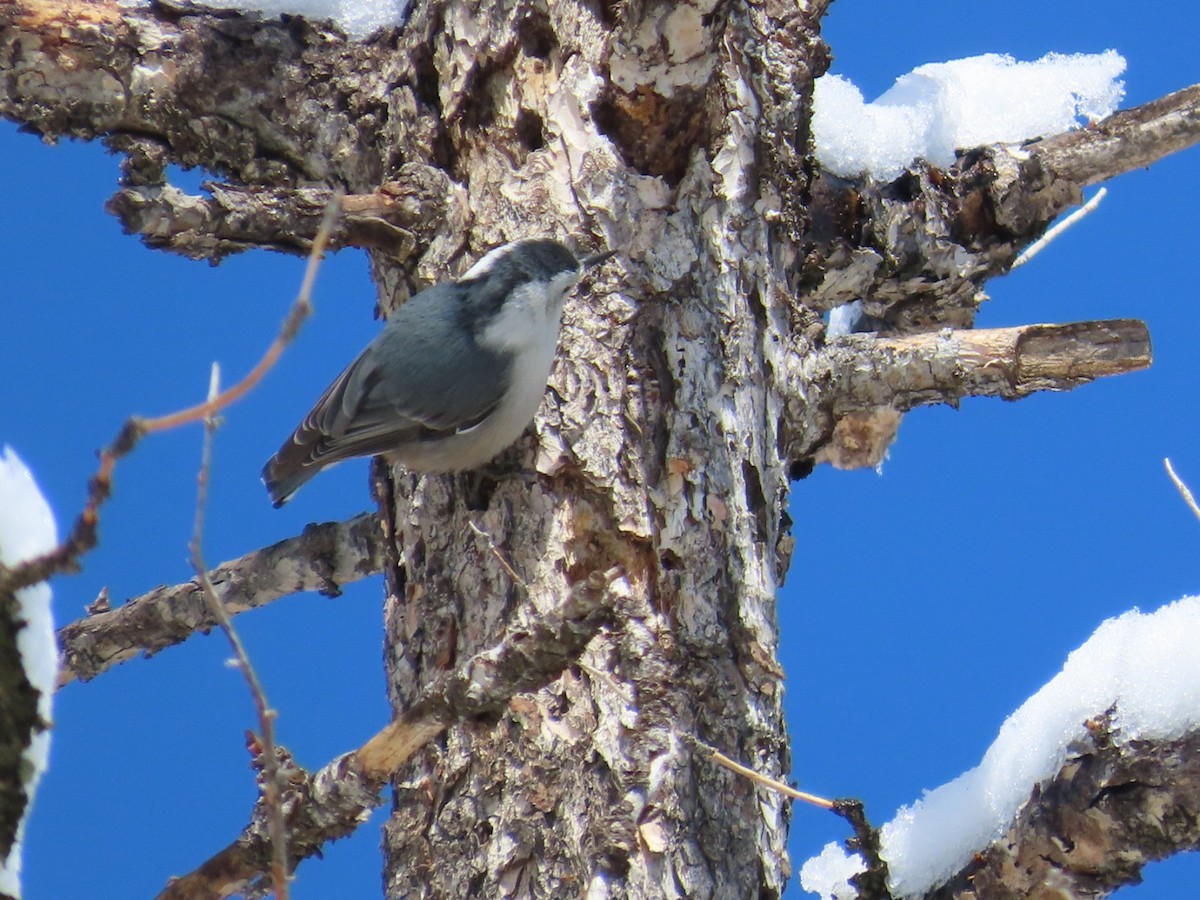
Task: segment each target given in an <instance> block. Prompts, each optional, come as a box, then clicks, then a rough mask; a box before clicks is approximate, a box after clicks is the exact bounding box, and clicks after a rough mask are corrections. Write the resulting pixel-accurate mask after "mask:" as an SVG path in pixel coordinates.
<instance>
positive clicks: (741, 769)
mask: <svg viewBox="0 0 1200 900" xmlns="http://www.w3.org/2000/svg"><path fill="white" fill-rule="evenodd" d="M676 733H677V734H678V735H679V736H680V737H681V738H683V739H684V741H686V742H687V743H688V744H691V745H692V746H693V747H694V748H695V749H697V750H700V751H702V752H704V753H706V754H708V758H709V759H711V760H712V761H713V762H715V763H716V764H717V765H719V766H724V767H725V768H726V769H728V770H729V771H731V772H736V773H737V774H738V775H741V776H742V777H743V778H749V779H750V780H751V781H753V782H754V783H755V784H760V785H762V786H763V787H765V788H767V789H769V790H772V791H775V792H776V793H777V794H782V795H783V796H785V797H791V798H792V799H793V800H800V801H802V802H804V803H811V804H812V805H813V806H819V807H820V808H821V809H833V808H834V806H835V803H834V801H833V800H826V799H825V798H824V797H818V796H817V795H816V794H809V793H806V792H805V791H798V790H796V789H795V788H794V787H792V786H791V785H787V784H784V783H783V782H782V781H776V780H775V779H774V778H770V777H768V776H766V775H761V774H759V773H758V772H755V771H754V770H753V769H751V768H748V767H746V766H743V765H742V764H741V763H740V762H737V761H736V760H733V759H730V758H729V757H728V756H726V755H725V754H724V753H722V752H721V751H720V750H718V749H717V748H716V747H713V746H712V745H711V744H706V743H704V741H702V740H700V739H699V738H698V737H695V736H694V735H690V734H684V733H683V732H676Z"/></svg>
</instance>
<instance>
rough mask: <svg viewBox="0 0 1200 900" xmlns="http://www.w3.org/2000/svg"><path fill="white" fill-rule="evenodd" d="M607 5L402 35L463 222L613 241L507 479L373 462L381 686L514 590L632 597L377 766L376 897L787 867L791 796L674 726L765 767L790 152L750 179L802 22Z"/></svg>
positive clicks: (398, 684)
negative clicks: (554, 671) (758, 784)
mask: <svg viewBox="0 0 1200 900" xmlns="http://www.w3.org/2000/svg"><path fill="white" fill-rule="evenodd" d="M629 12H634V15H632V16H629V15H628V13H627V14H626V16H624V17H623V18H622V20H621V21H619V22H614V21H611V20H608V21H606V19H605V15H611V14H612V13H611V11H606V10H603V9H600V8H596V9H588V8H585V7H571V6H565V5H555V6H553V7H552V8H551V9H550V11H549V12H548V13H547V12H545V11H541V10H538V9H536V8H534V9H529V8H525V7H515V8H514V7H510V6H508V5H505V4H495V5H490V4H485V5H484V6H482V7H481V8H478V9H472V10H470V11H468V10H467V9H466V8H463V7H461V6H458V7H452V8H449V9H448V10H447V11H445V12H442V11H437V10H434V9H432V8H427V9H425V10H419V11H418V12H417V15H416V18H415V20H414V22H413V23H410V32H409V34H408V35H407V36H406V43H407V41H408V40H411V41H412V43H410V44H408V46H411V47H419V46H421V45H423V44H425V43H426V41H429V42H431V43H432V44H433V46H434V47H435V48H436V49H435V51H434V53H433V59H432V61H431V66H432V71H430V72H429V73H427V76H426V77H428V78H430V79H435V80H436V84H437V86H438V97H439V100H440V103H441V106H442V115H443V122H444V124H445V125H446V131H445V135H444V140H445V142H446V143H445V152H446V153H447V155H448V157H449V158H450V159H452V160H454V168H453V171H452V177H453V178H455V179H456V180H459V181H461V182H462V183H463V184H464V185H465V186H466V190H467V194H468V195H469V196H470V198H471V209H472V214H473V223H472V225H473V227H472V231H471V241H470V243H471V246H472V247H475V248H483V247H486V246H489V245H491V244H494V243H497V242H499V241H504V240H510V239H512V238H516V237H519V236H522V235H526V234H547V233H548V234H553V235H556V236H559V235H568V236H580V238H579V239H580V240H581V242H582V243H583V244H584V245H585V246H586V248H587V249H589V250H591V249H602V248H605V247H611V248H615V249H616V250H617V251H618V258H619V259H620V260H621V264H620V265H619V266H608V267H605V268H604V269H603V270H602V271H601V272H600V274H598V275H596V276H594V277H592V278H591V279H590V280H589V281H588V282H587V283H586V284H585V285H584V286H583V287H582V288H581V289H580V290H579V291H578V292H577V299H576V300H575V301H574V302H572V303H569V304H568V307H567V311H566V317H565V325H564V333H563V338H562V341H561V352H560V358H559V362H558V365H557V366H556V368H555V371H554V375H553V377H552V379H551V391H550V394H549V399H548V401H547V403H546V404H545V405H544V406H543V413H542V415H541V416H540V417H539V419H538V421H537V426H536V437H535V439H534V440H526V441H523V442H521V443H520V444H519V445H518V448H517V449H516V450H515V451H513V452H511V453H509V454H507V455H506V456H505V457H504V458H503V459H504V460H505V461H506V462H508V463H510V464H511V465H512V468H513V472H512V473H511V474H509V475H505V476H502V477H499V478H497V479H495V480H491V479H488V480H486V481H485V482H484V483H483V484H482V485H481V484H479V483H478V481H479V479H477V478H475V477H473V476H464V477H461V478H416V477H412V476H408V475H404V474H402V473H396V476H397V480H396V483H395V493H394V494H392V493H388V492H387V491H386V490H385V491H384V492H383V496H384V498H385V500H384V502H385V506H386V507H387V508H388V509H389V511H390V512H391V513H392V515H393V519H392V522H393V526H394V533H395V535H396V542H395V543H396V548H397V565H395V566H394V567H392V568H391V570H390V573H389V581H388V584H389V592H390V597H389V600H388V606H387V612H388V645H389V647H390V648H391V652H390V654H389V657H388V664H389V676H390V683H391V686H392V690H393V696H392V699H393V702H394V704H395V705H396V708H397V709H404V708H405V707H406V706H407V705H408V704H410V703H411V702H412V701H413V699H414V698H415V697H416V695H417V694H418V692H419V691H420V689H421V687H422V686H423V685H424V684H426V683H427V682H428V680H429V679H430V678H431V677H433V676H435V675H437V674H439V673H440V672H441V671H442V670H443V669H445V668H447V667H449V666H451V665H453V663H454V662H455V660H456V659H457V658H459V657H461V656H462V655H463V654H464V653H470V652H474V651H475V650H478V649H479V648H481V647H484V646H486V645H488V644H489V643H490V642H492V641H494V640H495V639H496V636H497V634H499V633H501V632H502V631H503V629H504V627H505V622H506V619H507V617H508V616H509V614H510V612H511V611H512V609H513V608H514V606H515V605H516V604H518V603H521V602H526V601H527V602H530V603H531V604H532V605H533V606H534V607H535V608H539V609H543V608H546V609H548V608H550V607H552V606H553V605H554V603H555V602H556V601H557V599H558V598H560V597H562V596H564V595H565V594H566V592H568V591H569V590H570V588H571V586H572V584H573V583H574V582H576V581H577V580H578V579H580V578H582V577H584V576H586V575H587V574H588V573H591V572H594V571H603V570H605V569H607V568H609V567H611V566H618V567H620V568H621V569H622V570H623V571H624V572H625V573H626V576H627V590H625V591H624V592H623V593H622V596H620V597H619V599H617V598H614V600H615V601H616V602H615V607H616V610H617V611H616V616H615V621H614V622H613V625H612V627H611V628H609V629H607V630H605V631H604V632H603V633H602V634H601V635H600V636H599V637H597V639H595V640H594V641H593V642H592V643H591V644H590V645H589V647H588V649H587V650H586V651H585V653H584V654H583V656H582V657H581V658H580V660H579V663H578V665H577V666H573V667H571V668H570V669H569V670H568V671H566V672H565V673H564V674H563V676H562V677H561V678H560V679H558V680H557V681H556V682H555V683H553V684H552V685H550V686H549V687H548V688H546V689H545V690H542V691H539V692H538V693H536V694H534V695H530V696H525V697H521V698H518V699H516V700H514V701H513V703H512V705H511V708H510V709H509V710H508V711H507V712H506V713H505V714H504V715H503V716H500V717H499V718H498V719H497V720H489V721H480V722H470V723H464V724H462V725H460V726H457V727H454V728H452V729H451V730H450V732H449V733H448V734H447V735H446V738H445V740H444V741H441V742H438V743H436V744H435V745H433V746H431V747H429V748H428V749H427V751H426V752H425V753H423V754H422V755H421V757H420V758H419V759H418V760H417V762H416V763H415V764H414V765H413V766H412V767H411V768H410V769H408V770H406V771H403V772H402V773H400V775H399V776H398V778H397V780H396V788H397V794H396V807H395V808H396V812H395V814H394V815H393V817H392V819H391V821H390V822H389V824H388V826H387V830H386V839H385V846H386V849H387V860H388V862H387V876H386V878H387V881H386V883H387V890H388V895H389V896H391V897H416V896H445V897H451V896H500V895H507V894H516V895H519V896H540V897H563V896H574V895H584V894H586V895H587V896H590V897H592V896H594V897H605V896H639V897H641V896H646V897H653V896H688V897H747V896H777V895H778V894H779V893H780V892H781V891H782V889H783V884H784V881H785V879H786V877H787V874H788V873H787V869H786V865H787V864H786V855H785V852H784V845H785V839H786V821H785V807H784V804H783V801H782V799H781V798H780V797H778V796H774V795H771V794H769V793H762V792H760V791H759V790H757V789H755V788H754V787H753V785H751V784H750V783H748V782H746V781H744V780H742V779H740V778H739V777H737V776H735V775H733V774H731V773H730V772H728V771H726V770H723V769H720V768H718V767H716V766H714V765H713V764H712V763H710V762H707V761H704V760H702V759H699V758H696V757H694V756H693V754H692V753H691V751H690V747H689V745H688V744H687V743H686V742H685V741H684V740H683V739H682V738H681V736H689V735H692V736H696V737H699V738H700V739H701V740H703V741H706V742H708V743H711V744H713V745H715V746H717V747H720V748H722V749H723V750H725V751H726V752H727V753H729V754H731V755H733V756H736V757H738V758H740V759H742V760H745V761H748V762H749V763H750V764H751V765H753V766H754V767H755V768H757V769H759V770H760V771H762V772H765V773H767V774H771V775H775V776H782V775H783V774H784V773H786V771H787V768H788V763H787V740H786V736H785V733H784V726H783V717H782V712H781V705H780V704H781V678H782V672H781V670H780V668H779V665H778V663H777V662H776V645H777V641H778V632H777V626H776V617H775V592H776V588H777V587H778V585H779V583H780V581H781V580H782V578H783V570H784V566H785V563H786V559H787V551H786V544H787V525H786V517H785V513H784V502H785V498H786V493H787V464H786V461H785V460H784V459H783V458H782V457H781V456H780V437H779V423H780V419H781V398H780V395H779V393H778V387H779V384H778V380H777V377H776V376H775V375H774V374H773V372H772V358H773V357H774V356H775V355H776V354H777V353H778V352H780V349H781V348H784V347H789V346H791V347H794V346H795V344H796V342H797V341H798V340H799V341H801V342H803V341H804V340H805V339H804V338H803V337H797V336H796V334H795V332H794V329H795V322H794V310H793V308H792V306H791V305H790V304H789V303H788V300H787V285H788V283H789V276H788V272H787V270H788V269H789V268H790V266H791V263H792V262H793V261H794V260H795V253H796V251H795V249H794V246H792V245H791V244H790V243H789V242H788V241H787V240H786V238H785V236H786V235H787V233H788V231H789V229H796V228H797V223H796V222H795V221H794V220H795V219H796V218H797V216H798V214H799V210H800V207H799V206H798V205H797V204H796V203H795V200H796V199H797V195H798V193H799V191H800V190H801V188H802V186H803V183H804V181H803V179H804V173H803V171H800V170H795V171H793V170H789V176H790V179H789V183H787V184H786V185H782V186H780V185H778V184H777V182H776V180H775V179H772V178H768V177H766V176H767V175H769V174H771V173H774V172H776V171H778V169H777V167H779V166H782V165H784V164H785V163H784V162H783V160H782V158H784V157H786V158H787V159H788V162H789V163H790V162H791V158H792V157H794V155H795V153H796V150H797V148H799V149H801V150H802V149H803V122H802V120H801V117H800V114H799V113H800V100H801V98H802V97H804V96H807V94H808V91H809V86H810V83H811V82H810V73H811V66H810V64H809V60H808V58H807V57H808V55H815V56H816V57H817V58H818V59H820V58H822V57H821V55H820V53H814V50H815V49H816V48H820V47H821V45H820V44H819V42H818V41H817V39H816V35H815V31H814V29H813V27H812V24H811V22H810V21H808V20H807V19H805V18H804V17H803V16H799V15H795V14H793V15H792V16H791V18H790V19H787V20H783V21H779V22H778V23H777V24H778V25H779V27H778V28H777V29H775V30H773V31H772V33H771V35H770V37H769V38H768V36H767V35H766V34H764V33H763V32H762V30H761V29H762V28H763V27H765V26H767V25H768V19H767V17H766V13H765V11H764V10H762V9H732V8H729V9H727V8H723V7H713V8H706V9H698V8H695V7H690V6H677V7H659V8H655V9H652V10H637V11H636V12H635V11H634V10H630V11H629ZM423 30H426V31H425V33H424V34H423V33H422V32H423ZM734 47H739V48H742V49H741V51H739V52H738V53H736V54H733V53H731V52H729V51H730V49H731V48H734ZM753 48H757V49H758V50H759V51H761V52H758V53H751V52H750V51H751V50H752V49H753ZM799 48H808V49H807V51H806V52H805V53H801V52H800V49H799ZM763 58H766V59H768V60H770V61H771V62H770V64H769V65H767V66H765V67H763V66H761V65H760V60H761V59H763ZM606 74H609V75H611V79H610V78H607V77H606ZM793 91H794V92H793ZM780 97H787V98H788V100H787V102H786V103H785V104H781V103H780V100H779V99H778V98H780ZM753 110H759V111H760V112H759V113H758V114H755V112H753ZM781 190H786V191H787V192H789V193H791V195H792V198H791V199H792V202H791V203H788V202H787V198H785V197H783V196H780V194H779V192H780V191H781ZM772 212H773V213H774V215H772ZM771 220H775V221H776V222H777V223H778V224H777V226H775V227H774V229H773V226H772V225H771V224H769V223H770V221H771ZM773 230H776V231H778V232H779V234H774V233H773ZM789 248H790V249H789ZM814 319H815V316H812V315H811V314H809V315H808V321H809V322H811V321H812V320H814ZM381 483H382V482H381Z"/></svg>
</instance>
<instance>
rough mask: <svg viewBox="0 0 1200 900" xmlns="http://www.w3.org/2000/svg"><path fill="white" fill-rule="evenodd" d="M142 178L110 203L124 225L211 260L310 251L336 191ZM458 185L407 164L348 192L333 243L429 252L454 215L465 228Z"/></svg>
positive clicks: (402, 254) (401, 254) (403, 255)
mask: <svg viewBox="0 0 1200 900" xmlns="http://www.w3.org/2000/svg"><path fill="white" fill-rule="evenodd" d="M126 169H127V172H128V169H129V166H127V167H126ZM141 180H142V179H141V178H138V179H130V178H127V179H126V185H125V186H124V187H122V188H121V189H120V190H119V191H117V193H116V194H114V195H113V196H112V198H111V199H110V200H109V201H108V204H107V208H108V211H109V212H111V213H112V214H113V215H115V216H117V218H119V219H120V220H121V224H122V225H123V226H124V228H125V231H126V232H127V233H130V234H139V235H141V236H142V239H143V241H145V243H146V244H147V246H149V247H153V248H156V249H162V250H170V251H172V252H174V253H179V254H182V255H183V256H187V257H190V258H192V259H210V260H213V261H219V260H220V259H221V258H223V257H225V256H228V255H230V254H233V253H240V252H242V251H245V250H250V249H255V248H265V249H273V250H279V251H283V252H286V253H307V252H308V251H309V248H310V247H311V246H312V241H313V238H314V237H315V236H316V233H317V228H318V227H319V225H320V223H321V213H322V211H323V210H324V208H325V205H326V203H328V201H329V199H330V197H332V196H333V193H334V192H333V191H332V190H330V189H328V188H316V187H307V188H264V187H258V186H255V187H241V186H237V185H231V184H217V183H209V184H207V185H206V189H207V190H208V192H209V196H196V195H193V194H188V193H185V192H184V191H181V190H180V189H179V188H176V187H174V186H172V185H170V184H165V183H162V182H161V181H158V182H154V183H150V184H143V183H138V182H140V181H141ZM452 187H453V186H452V183H451V181H450V178H449V177H448V176H447V175H446V174H445V172H442V171H441V170H440V169H435V168H433V167H431V166H425V165H418V164H415V163H414V164H408V165H405V166H403V167H402V168H401V170H400V172H399V174H398V176H397V177H396V178H395V179H393V180H391V181H388V182H386V183H385V184H383V185H381V186H380V187H379V189H378V190H376V191H374V192H372V193H370V194H353V195H349V196H346V197H344V198H343V199H342V210H343V213H344V214H343V216H342V217H341V220H340V221H339V222H338V227H337V228H336V229H335V231H334V233H333V236H332V239H331V241H330V243H331V244H332V246H334V247H362V248H371V249H375V250H381V251H383V252H384V253H386V254H387V255H388V256H390V257H392V258H393V259H396V260H406V259H408V258H410V257H412V256H414V255H416V254H418V253H419V252H423V251H424V250H425V248H426V247H428V245H429V243H430V241H431V240H432V239H433V237H434V235H435V234H436V233H437V232H438V231H439V229H441V228H442V227H444V225H445V223H446V221H447V220H448V219H457V220H459V221H461V222H462V230H464V231H465V229H466V225H465V216H466V211H465V210H466V207H465V203H460V202H457V201H456V199H455V198H456V197H457V194H456V192H455V191H454V190H452Z"/></svg>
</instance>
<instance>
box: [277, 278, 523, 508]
mask: <svg viewBox="0 0 1200 900" xmlns="http://www.w3.org/2000/svg"><path fill="white" fill-rule="evenodd" d="M419 299H422V295H418V297H414V298H413V300H411V301H410V303H409V305H410V306H413V309H411V310H410V311H409V312H408V313H407V314H403V315H402V313H404V310H405V309H407V308H408V307H402V308H401V310H400V312H399V313H397V315H395V316H393V318H392V319H391V320H389V322H388V324H387V325H386V326H385V328H384V331H383V332H381V333H380V334H379V336H378V337H376V338H375V340H374V341H372V342H371V344H370V345H368V347H367V348H366V349H365V350H364V351H363V352H362V353H361V354H360V355H359V356H358V358H357V359H355V360H354V362H352V363H351V364H350V365H349V366H347V367H346V369H345V371H343V372H342V373H341V374H340V375H339V376H338V377H337V378H336V379H334V381H333V383H332V384H331V385H329V387H328V388H327V389H326V390H325V393H324V394H322V395H321V398H320V399H319V400H317V402H316V404H315V405H314V406H313V408H312V410H310V411H309V413H308V415H306V416H305V417H304V420H303V421H302V422H301V423H300V424H299V425H298V426H297V427H296V430H295V431H294V432H293V433H292V435H291V437H290V438H288V440H286V441H285V442H284V443H283V446H281V447H280V448H279V451H278V452H277V453H276V454H275V455H274V456H273V457H272V458H271V459H270V460H269V461H268V462H267V464H266V466H265V467H264V469H263V481H264V482H266V485H267V490H268V491H269V492H270V494H271V497H272V499H273V500H274V501H275V503H276V505H277V506H278V505H282V504H283V503H284V502H286V501H287V499H288V498H289V497H290V496H291V495H292V494H293V493H295V491H296V489H297V488H299V487H300V486H301V485H302V484H304V482H306V481H308V479H309V478H312V477H313V476H314V475H316V474H317V472H319V471H320V470H321V469H323V468H325V467H326V466H329V465H332V464H333V463H335V462H340V461H341V460H344V459H349V458H350V457H354V456H371V455H373V454H377V453H384V452H387V451H388V450H393V449H395V448H396V447H397V446H399V445H402V444H405V443H408V442H412V441H422V440H432V439H435V438H437V437H439V436H443V435H446V434H449V433H453V432H455V431H461V430H463V429H466V428H471V427H473V426H475V425H478V424H479V423H480V422H481V421H482V420H483V419H485V418H487V416H488V414H489V413H491V412H492V410H494V409H495V408H496V406H497V404H498V403H499V402H500V399H501V397H502V396H503V392H504V385H505V382H506V379H507V374H508V373H507V368H506V365H505V363H504V361H503V360H501V359H500V358H499V357H498V356H497V355H496V354H494V353H492V352H490V351H488V350H487V349H486V348H481V347H478V346H477V345H476V344H475V343H474V342H473V341H472V340H471V339H470V337H469V336H470V333H471V332H470V329H469V328H459V327H456V326H455V323H454V319H453V317H450V318H447V316H446V311H445V310H439V309H437V308H436V307H434V305H433V304H432V303H428V302H427V303H424V304H421V303H417V301H418V300H419ZM431 299H432V300H434V301H437V300H439V298H437V297H434V298H431ZM441 299H442V301H443V302H444V298H441Z"/></svg>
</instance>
